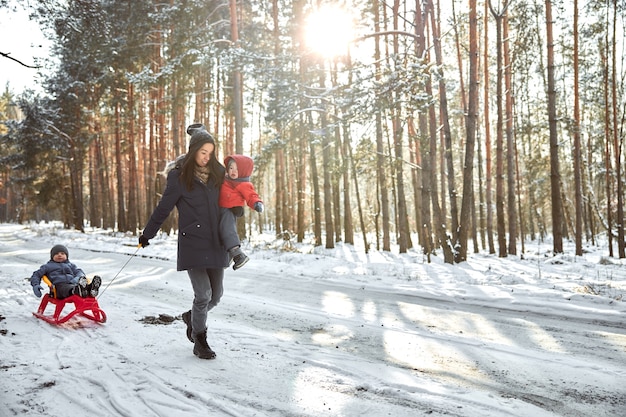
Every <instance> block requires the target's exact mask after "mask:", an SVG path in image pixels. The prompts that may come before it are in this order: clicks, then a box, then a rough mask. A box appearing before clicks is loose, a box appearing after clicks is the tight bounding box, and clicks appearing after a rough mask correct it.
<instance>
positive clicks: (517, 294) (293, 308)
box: [0, 224, 626, 417]
mask: <svg viewBox="0 0 626 417" xmlns="http://www.w3.org/2000/svg"><path fill="white" fill-rule="evenodd" d="M135 242H136V238H135V237H133V236H123V235H119V234H114V233H111V232H105V231H102V230H89V231H88V232H87V233H86V234H80V233H77V232H73V231H67V230H62V229H60V228H59V227H58V225H56V227H54V226H53V225H43V224H38V225H29V226H20V225H7V224H4V225H0V352H1V353H0V416H2V417H4V416H15V415H18V416H23V415H24V416H55V417H56V416H80V415H90V416H133V417H134V416H142V417H146V416H163V417H171V416H175V417H177V416H207V415H209V416H275V417H278V416H316V417H317V416H374V417H378V416H393V417H402V416H463V417H474V416H476V417H489V416H498V417H499V416H520V417H541V416H567V417H577V416H594V417H601V416H607V417H608V416H611V417H613V416H625V415H626V383H625V382H626V325H625V322H626V317H625V312H626V302H624V301H623V300H622V297H626V268H625V267H624V264H625V262H624V261H623V260H621V261H620V260H617V259H608V258H606V257H603V256H601V255H604V254H606V252H607V250H606V248H603V249H600V250H596V251H593V252H589V253H587V254H586V255H585V256H583V257H582V258H581V257H574V256H572V255H564V256H558V257H553V256H551V255H550V254H549V253H548V250H547V249H546V248H545V247H543V246H539V245H537V244H536V243H535V244H534V248H533V247H532V245H531V244H528V245H527V253H526V254H525V256H524V257H525V260H520V259H519V257H514V256H510V257H508V258H506V259H499V258H497V257H495V256H487V255H471V257H470V260H469V261H468V262H466V263H463V264H460V265H454V266H452V265H446V264H444V263H443V262H442V261H441V259H438V258H435V259H434V260H433V262H432V263H430V264H428V263H426V262H425V260H424V259H423V257H422V256H421V255H419V254H417V253H411V254H405V255H399V254H397V253H391V254H390V253H379V252H375V251H374V252H373V253H371V254H369V255H364V254H363V251H362V250H360V249H358V248H354V247H352V246H350V245H343V244H338V245H337V248H336V249H334V250H325V249H323V248H312V247H310V246H308V245H299V246H298V247H297V251H292V250H287V248H285V247H284V246H285V245H284V242H281V241H276V240H274V239H272V238H269V237H268V236H265V235H262V236H253V237H252V239H251V242H248V243H247V245H246V250H247V252H248V254H249V255H250V256H251V258H252V259H251V261H250V262H249V263H248V264H247V265H246V266H245V267H244V268H242V269H241V270H239V271H237V272H234V271H232V270H230V269H229V270H228V271H227V272H226V292H225V294H224V297H223V299H222V303H221V304H220V305H219V306H218V307H217V308H216V309H215V310H214V311H213V312H211V313H210V315H209V320H208V327H209V343H210V345H211V347H212V348H213V349H214V350H215V351H216V352H217V355H218V356H217V359H216V360H212V361H207V360H200V359H198V358H196V357H195V356H194V355H193V354H192V346H193V345H192V344H191V343H189V341H187V339H186V337H185V330H184V329H185V327H184V324H183V322H182V320H180V314H181V313H182V312H183V311H185V310H187V309H189V307H190V304H191V298H192V292H191V287H190V285H189V282H188V280H187V276H186V274H185V273H183V272H176V271H175V252H176V250H175V246H176V241H175V238H166V237H161V238H156V239H154V240H153V241H152V244H151V245H150V246H149V247H147V248H144V249H140V250H139V251H138V252H137V255H136V256H135V257H134V258H132V259H131V258H130V257H131V255H132V254H133V253H135V251H136V247H135V244H136V243H135ZM55 243H63V244H66V245H67V246H68V247H69V251H70V260H72V261H73V262H75V263H76V264H78V265H79V266H80V267H81V268H83V269H84V270H85V272H87V274H88V275H89V276H91V275H101V276H102V277H103V281H104V284H103V289H104V291H103V292H102V293H101V295H100V297H99V303H100V306H101V307H102V308H103V309H104V310H105V311H106V313H107V315H108V321H107V322H106V323H105V324H96V323H94V322H90V321H88V320H86V319H72V320H71V321H70V322H68V323H67V324H66V325H64V326H62V327H55V326H52V325H50V324H48V323H46V322H44V321H43V320H40V319H37V318H35V317H33V316H32V314H31V312H33V311H35V310H36V309H37V306H38V304H39V299H37V298H36V297H35V296H34V295H33V294H32V291H31V287H30V285H29V284H28V282H27V280H26V279H25V278H27V277H29V276H30V275H31V273H32V272H33V271H34V270H35V269H37V268H38V267H39V265H40V264H42V263H44V262H46V261H47V260H48V257H49V250H50V248H51V247H52V246H53V244H55ZM569 253H573V250H569ZM129 260H130V261H129ZM127 261H128V264H127V265H126V267H125V268H124V269H123V270H122V271H121V272H120V269H121V268H122V266H123V265H124V264H125V263H126V262H127ZM118 272H120V273H119V275H117V277H116V278H115V280H114V281H113V282H111V280H112V279H113V278H114V277H115V276H116V274H118ZM161 315H164V316H162V318H167V316H174V317H175V320H174V321H173V322H171V323H166V320H160V319H159V317H160V316H161ZM151 318H153V319H154V320H151Z"/></svg>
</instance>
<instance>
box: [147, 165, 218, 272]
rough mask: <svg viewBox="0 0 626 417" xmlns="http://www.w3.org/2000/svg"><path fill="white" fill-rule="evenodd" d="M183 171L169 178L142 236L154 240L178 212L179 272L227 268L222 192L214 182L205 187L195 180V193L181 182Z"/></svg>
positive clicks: (172, 174)
mask: <svg viewBox="0 0 626 417" xmlns="http://www.w3.org/2000/svg"><path fill="white" fill-rule="evenodd" d="M179 176H180V169H179V167H176V168H174V169H172V170H171V171H170V172H169V173H168V174H167V185H166V187H165V191H164V192H163V197H161V201H159V204H158V205H157V207H156V208H155V209H154V212H153V213H152V216H150V220H149V221H148V224H147V225H146V227H145V229H144V231H143V234H144V236H145V237H146V238H148V239H152V238H153V237H154V236H155V235H156V233H157V231H158V230H159V228H160V227H161V225H162V224H163V222H164V221H165V219H167V216H169V214H170V212H171V211H172V210H173V209H174V207H177V208H178V260H177V265H176V268H177V270H179V271H184V270H188V269H194V268H226V267H228V254H227V252H226V250H225V249H224V247H223V245H222V243H221V240H220V235H219V220H220V219H219V216H220V209H219V206H218V204H217V203H218V199H219V193H220V189H219V186H217V185H216V184H215V182H214V181H213V180H212V179H209V182H208V184H203V183H202V181H200V180H199V179H198V178H194V183H193V189H192V190H191V191H189V190H187V187H186V186H185V185H184V184H183V183H182V182H181V181H180V178H179Z"/></svg>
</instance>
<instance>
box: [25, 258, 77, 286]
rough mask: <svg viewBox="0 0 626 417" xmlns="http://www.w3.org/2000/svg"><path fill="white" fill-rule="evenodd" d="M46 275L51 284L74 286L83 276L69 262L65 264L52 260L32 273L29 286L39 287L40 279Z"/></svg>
mask: <svg viewBox="0 0 626 417" xmlns="http://www.w3.org/2000/svg"><path fill="white" fill-rule="evenodd" d="M44 275H47V276H48V278H49V279H50V282H52V284H54V285H57V284H60V283H68V284H76V283H77V282H78V279H79V278H80V277H83V276H85V273H84V272H83V270H82V269H80V268H79V267H77V266H76V265H74V264H73V263H71V262H70V261H69V260H66V261H65V262H55V261H53V260H52V259H50V260H49V261H48V263H45V264H43V265H41V267H40V268H39V269H38V270H36V271H35V272H33V276H31V277H30V285H39V284H40V283H41V278H43V276H44Z"/></svg>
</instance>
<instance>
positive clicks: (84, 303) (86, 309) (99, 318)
mask: <svg viewBox="0 0 626 417" xmlns="http://www.w3.org/2000/svg"><path fill="white" fill-rule="evenodd" d="M43 280H44V281H45V282H46V284H48V285H49V286H50V293H49V294H45V295H44V296H43V299H42V300H41V303H40V304H39V308H38V309H37V311H36V312H34V313H33V315H34V316H35V317H37V318H40V319H42V320H45V321H47V322H48V323H50V324H56V325H59V324H63V323H65V322H66V321H68V320H69V319H71V318H72V317H74V316H76V315H80V316H83V317H87V318H88V319H91V320H93V321H96V322H98V323H104V322H106V321H107V315H106V313H105V312H104V311H103V310H102V309H101V308H100V306H99V305H98V300H97V299H96V298H95V297H88V298H82V297H79V296H78V295H70V296H69V297H67V298H63V299H62V300H59V299H58V298H55V297H54V294H55V293H56V291H55V288H54V286H53V285H52V284H51V283H50V281H49V280H48V277H46V276H44V277H43ZM48 303H50V304H53V305H54V306H55V307H54V313H53V314H52V315H46V314H45V311H46V307H47V306H48ZM67 304H70V305H71V304H74V310H72V311H70V312H69V313H67V314H64V315H62V313H63V309H64V308H65V306H66V305H67Z"/></svg>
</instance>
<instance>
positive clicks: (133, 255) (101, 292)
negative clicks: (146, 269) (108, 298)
mask: <svg viewBox="0 0 626 417" xmlns="http://www.w3.org/2000/svg"><path fill="white" fill-rule="evenodd" d="M139 249H141V243H140V244H139V245H137V249H135V252H134V253H133V254H132V255H130V258H128V260H127V261H126V263H125V264H124V265H122V267H121V268H120V270H119V271H117V274H115V276H114V277H113V279H112V280H111V281H109V283H108V284H107V286H106V287H104V289H103V290H102V291H100V294H98V296H97V297H96V299H98V298H100V297H101V296H102V294H104V292H105V291H106V290H107V288H109V285H111V284H112V283H113V281H115V278H117V277H118V276H119V274H120V273H121V272H122V271H123V270H124V268H126V265H128V263H129V262H130V260H131V259H133V258H134V257H135V255H137V252H139Z"/></svg>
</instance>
